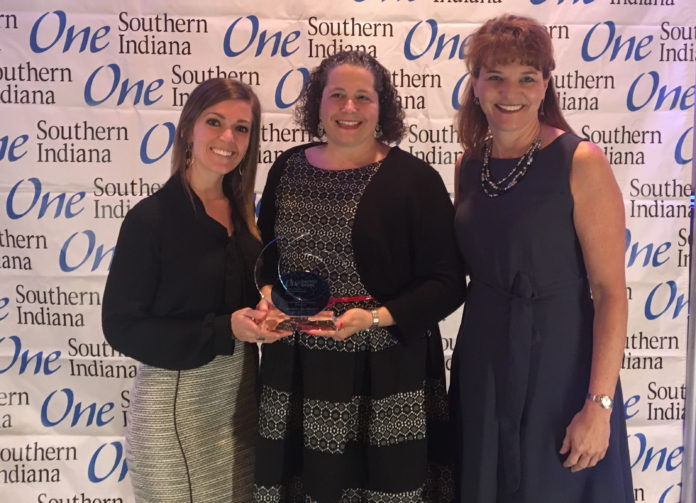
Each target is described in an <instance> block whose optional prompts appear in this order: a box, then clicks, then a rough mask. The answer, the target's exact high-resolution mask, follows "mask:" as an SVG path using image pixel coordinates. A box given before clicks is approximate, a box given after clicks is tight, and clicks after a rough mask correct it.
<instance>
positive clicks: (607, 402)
mask: <svg viewBox="0 0 696 503" xmlns="http://www.w3.org/2000/svg"><path fill="white" fill-rule="evenodd" d="M611 402H612V400H611V398H609V397H608V396H607V395H604V396H602V397H600V398H599V403H600V404H601V405H602V407H604V408H605V409H611V405H612V403H611Z"/></svg>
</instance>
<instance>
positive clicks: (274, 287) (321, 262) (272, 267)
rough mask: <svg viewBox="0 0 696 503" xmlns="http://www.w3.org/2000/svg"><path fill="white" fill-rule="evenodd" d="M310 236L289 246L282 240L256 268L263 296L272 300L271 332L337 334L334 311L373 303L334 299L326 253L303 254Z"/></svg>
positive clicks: (266, 323)
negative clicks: (344, 305) (346, 305)
mask: <svg viewBox="0 0 696 503" xmlns="http://www.w3.org/2000/svg"><path fill="white" fill-rule="evenodd" d="M308 238H309V236H308V235H306V234H303V235H302V236H299V237H296V238H293V239H292V240H290V241H289V242H288V241H287V240H285V241H282V240H279V239H278V238H276V239H274V240H273V241H271V242H269V243H268V244H267V245H266V246H265V247H264V249H263V250H262V251H261V254H260V255H259V257H258V259H257V260H256V266H255V268H254V280H255V281H256V288H257V289H258V290H259V292H262V290H264V291H265V293H266V294H267V293H268V288H264V287H266V286H270V287H271V288H270V296H271V298H270V299H268V296H267V295H265V296H264V292H262V296H264V297H265V298H266V300H267V301H268V300H270V303H271V304H272V308H271V310H270V311H269V312H268V315H267V316H266V318H265V320H264V321H263V322H262V323H263V327H264V328H266V329H268V330H299V331H308V330H336V323H335V321H336V317H335V314H334V312H333V310H332V308H333V306H334V305H335V304H336V303H338V302H342V303H346V302H360V301H368V300H372V297H370V296H366V295H364V296H355V297H333V296H332V295H331V289H330V286H329V270H328V267H327V265H326V261H325V258H326V257H325V256H324V254H323V253H321V252H318V251H316V250H314V251H303V250H306V247H305V246H303V241H305V240H307V239H308Z"/></svg>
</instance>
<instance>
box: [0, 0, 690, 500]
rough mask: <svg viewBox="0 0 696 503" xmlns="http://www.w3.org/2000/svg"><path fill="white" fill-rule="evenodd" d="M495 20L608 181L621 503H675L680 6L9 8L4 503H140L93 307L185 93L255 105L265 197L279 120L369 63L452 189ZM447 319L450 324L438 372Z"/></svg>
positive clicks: (163, 173) (288, 133) (681, 268)
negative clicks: (226, 84)
mask: <svg viewBox="0 0 696 503" xmlns="http://www.w3.org/2000/svg"><path fill="white" fill-rule="evenodd" d="M49 5H50V7H49ZM508 12H514V13H520V14H526V15H529V16H533V17H535V18H537V19H539V20H540V21H541V22H543V23H544V24H545V25H547V26H548V30H549V32H550V34H551V36H552V37H553V39H554V43H555V47H556V55H557V62H558V68H557V70H556V72H555V75H554V77H553V78H554V81H555V84H556V88H557V90H558V94H559V98H560V104H561V106H562V108H563V110H564V111H565V112H566V114H567V116H568V118H569V120H570V122H571V124H572V125H573V126H574V128H575V129H576V131H577V132H578V134H580V135H581V136H583V137H585V138H588V139H590V140H592V141H594V142H596V143H598V144H600V145H601V146H602V147H603V148H604V149H605V152H606V154H607V156H608V157H609V159H610V161H611V163H612V165H613V167H614V172H615V173H616V177H617V179H618V180H619V182H620V184H621V187H622V190H623V194H624V200H625V208H626V215H627V230H626V268H627V274H628V279H629V283H628V285H629V286H628V289H627V295H628V298H629V301H630V321H629V330H628V338H627V340H626V349H625V357H624V361H623V370H622V374H621V375H622V379H623V383H624V395H625V398H626V403H625V404H624V406H625V407H626V412H627V416H628V418H629V434H630V439H629V441H630V450H631V460H632V465H633V475H634V480H635V499H636V501H646V502H650V503H675V502H677V501H679V492H680V469H681V464H682V461H683V458H682V452H683V447H682V418H683V414H684V396H685V387H684V385H685V382H684V374H685V359H686V355H685V351H686V318H687V298H688V294H687V291H688V263H689V246H688V242H687V238H688V233H689V201H688V195H689V193H690V191H691V188H690V172H691V171H690V170H691V157H692V145H693V139H692V138H693V132H694V130H693V110H692V109H693V107H694V66H695V62H696V2H694V1H693V0H332V1H312V0H293V1H283V0H276V1H270V0H258V1H256V2H242V1H236V0H225V1H222V0H201V1H198V2H182V1H171V0H169V1H165V0H147V1H136V0H118V1H113V2H111V1H110V2H106V1H102V2H84V1H83V0H54V1H52V2H42V1H38V0H3V2H2V5H0V104H2V105H1V107H0V278H1V279H0V501H3V502H23V503H24V502H38V503H59V502H60V503H67V502H71V503H105V502H130V501H132V496H131V490H130V485H129V476H128V469H127V466H126V464H125V462H124V452H123V437H122V434H123V428H124V425H125V422H126V411H127V409H128V406H129V388H130V383H131V379H132V378H133V376H134V375H135V373H136V365H135V363H134V362H133V361H132V360H129V359H127V358H124V357H123V356H122V355H120V354H119V353H117V352H114V351H113V350H112V349H111V348H110V347H109V346H108V345H107V344H106V343H105V342H104V340H103V337H102V333H101V328H100V305H101V300H102V291H103V286H104V279H105V276H106V273H107V271H108V268H109V263H110V260H111V257H112V253H113V247H114V244H115V241H116V236H117V232H118V229H119V226H120V223H121V220H122V218H123V216H124V214H125V213H126V212H127V211H128V209H129V208H130V207H131V206H133V204H135V202H137V201H138V200H139V199H140V198H142V197H144V196H147V195H149V194H151V193H152V192H153V191H155V190H157V188H158V187H159V186H160V185H161V184H162V183H163V182H164V181H165V180H166V179H167V177H168V173H169V157H170V152H169V150H170V147H171V142H172V135H173V132H174V125H175V123H176V121H177V118H178V114H179V112H180V110H181V106H182V104H183V103H184V101H185V100H186V96H187V93H189V92H190V91H191V89H192V88H193V87H194V86H195V85H196V84H197V83H198V82H201V81H202V80H204V79H207V78H210V77H218V76H227V77H234V78H237V79H240V80H242V81H244V82H246V83H248V84H250V85H251V86H253V88H254V89H255V90H256V91H257V93H258V94H259V96H260V98H261V102H262V105H263V111H264V114H263V137H262V150H261V153H260V159H259V161H260V169H259V175H260V176H259V178H258V181H257V191H258V192H259V193H260V192H261V190H262V188H263V183H264V180H265V177H266V173H267V171H268V168H269V167H270V164H271V163H272V161H273V160H274V159H275V158H276V157H277V156H278V155H279V153H280V152H282V151H283V150H284V149H286V148H288V147H290V146H292V145H295V144H298V143H300V142H305V141H307V140H308V138H307V136H306V135H305V134H304V133H303V132H301V131H300V130H299V129H298V128H297V127H296V125H295V124H294V123H293V122H292V108H293V104H294V103H295V101H296V100H297V97H298V95H299V93H300V91H301V88H302V85H303V81H304V79H305V78H306V76H307V73H308V70H309V69H311V68H312V67H314V66H316V65H317V64H318V63H319V62H320V61H321V59H322V58H323V57H325V56H327V55H330V54H333V53H334V52H336V51H338V50H341V49H346V48H353V49H362V50H365V51H368V52H369V53H371V54H373V55H374V56H376V57H377V58H378V59H379V60H380V61H381V62H382V63H383V64H384V65H385V66H386V67H387V68H388V69H389V70H390V71H391V72H392V78H393V82H394V84H395V86H396V87H397V88H398V90H399V92H400V94H401V100H402V104H403V106H404V108H405V109H406V111H407V115H408V123H409V128H408V134H407V135H406V137H405V138H404V139H403V141H402V142H401V147H402V148H403V149H405V150H407V151H410V152H411V153H413V154H414V155H417V156H418V157H422V158H424V159H426V160H427V161H428V162H429V163H431V164H432V165H433V166H435V167H436V168H437V169H438V170H439V172H440V173H441V174H442V177H443V179H444V180H445V183H446V184H447V186H448V187H449V188H450V190H451V189H452V185H453V180H452V179H453V165H454V160H455V158H456V156H457V154H458V153H459V151H460V148H459V145H458V143H457V134H456V132H455V130H454V129H453V116H454V114H455V109H456V106H457V97H458V95H459V94H460V92H461V90H462V89H463V86H464V84H465V83H466V80H467V78H468V75H467V72H466V70H465V67H464V64H463V62H462V59H461V55H462V50H463V48H464V47H465V45H466V41H467V36H468V35H469V34H470V33H471V32H472V31H473V30H474V29H475V28H476V26H477V25H478V24H479V23H481V22H482V21H483V20H485V19H487V18H489V17H492V16H496V15H499V14H503V13H508ZM458 317H459V313H457V314H456V315H453V316H451V317H450V318H448V319H447V320H446V321H445V323H444V324H445V326H444V330H445V339H444V345H445V351H446V353H447V355H448V356H449V354H450V353H451V350H452V346H453V343H454V337H455V335H456V329H457V324H458Z"/></svg>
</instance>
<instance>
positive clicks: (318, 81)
mask: <svg viewBox="0 0 696 503" xmlns="http://www.w3.org/2000/svg"><path fill="white" fill-rule="evenodd" d="M339 65H353V66H359V67H361V68H365V69H366V70H368V71H369V72H370V73H372V75H373V77H374V79H375V91H376V92H377V95H378V96H379V125H380V127H381V129H382V131H381V132H380V133H379V134H378V135H377V137H376V139H377V140H378V141H383V142H387V143H391V142H396V141H398V140H400V139H401V138H402V137H403V136H404V134H405V133H406V126H405V125H404V111H403V109H402V108H401V101H400V100H399V93H398V92H397V90H396V89H395V88H394V86H393V84H392V81H391V78H390V76H389V71H388V70H387V69H386V68H384V67H383V66H382V65H381V64H380V63H379V62H378V61H377V60H376V59H375V58H373V57H372V56H370V55H369V54H367V53H366V52H362V51H341V52H338V53H336V54H334V55H333V56H329V57H328V58H325V59H324V60H323V61H322V62H321V63H320V64H319V66H317V67H316V68H314V69H313V70H312V72H311V73H310V74H309V78H308V79H307V84H306V86H305V89H304V93H303V94H302V97H301V98H300V101H299V103H298V104H297V107H296V108H295V120H296V121H297V123H298V124H299V125H300V127H302V128H303V129H304V130H305V131H307V132H308V133H309V134H310V135H312V136H314V137H316V138H320V136H321V135H320V134H319V131H318V126H319V107H320V106H321V95H322V93H323V92H324V87H325V86H326V81H327V79H328V75H329V71H331V70H332V69H333V68H335V67H337V66H339Z"/></svg>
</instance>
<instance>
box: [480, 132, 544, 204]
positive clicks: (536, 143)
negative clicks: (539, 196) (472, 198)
mask: <svg viewBox="0 0 696 503" xmlns="http://www.w3.org/2000/svg"><path fill="white" fill-rule="evenodd" d="M540 146H541V136H537V137H535V138H534V140H532V144H531V145H530V146H529V148H528V149H527V151H526V152H525V153H524V154H523V155H522V157H520V160H519V161H517V164H515V166H514V167H513V168H512V169H511V170H510V172H509V173H507V174H506V175H505V176H504V177H502V178H500V179H498V180H494V179H493V176H492V175H491V169H490V166H489V163H490V160H491V152H492V150H493V138H492V137H490V136H489V137H488V138H487V139H486V141H485V143H484V144H483V161H482V166H481V187H483V192H485V194H486V195H487V196H488V197H498V196H502V195H503V194H505V193H506V192H507V191H509V190H510V189H512V188H513V187H514V186H515V185H517V182H519V181H520V180H521V179H522V177H523V176H524V175H525V174H526V173H527V170H528V169H529V166H531V164H532V162H533V161H534V155H535V154H536V153H537V152H538V151H539V147H540Z"/></svg>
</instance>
